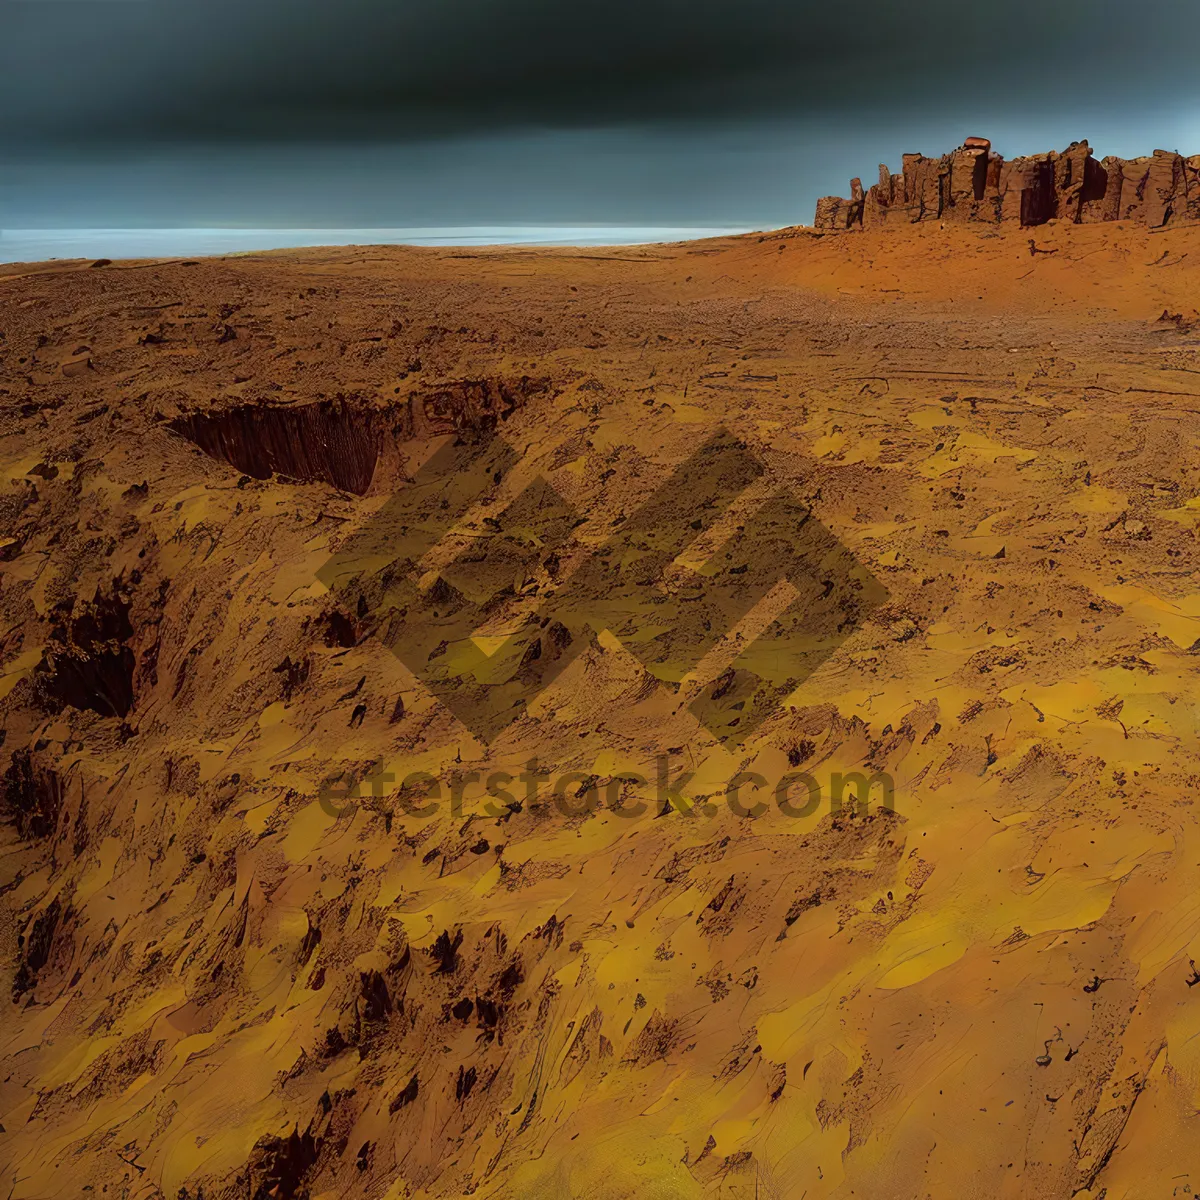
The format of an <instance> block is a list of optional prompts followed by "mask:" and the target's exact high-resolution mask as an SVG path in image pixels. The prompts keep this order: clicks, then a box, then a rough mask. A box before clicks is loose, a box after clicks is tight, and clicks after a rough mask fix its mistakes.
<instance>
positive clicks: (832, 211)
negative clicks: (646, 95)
mask: <svg viewBox="0 0 1200 1200" xmlns="http://www.w3.org/2000/svg"><path fill="white" fill-rule="evenodd" d="M980 153H982V154H983V155H984V156H985V157H986V155H987V154H988V153H989V151H988V150H987V149H983V148H982V147H980V146H974V147H972V146H967V147H966V148H965V149H964V150H963V151H962V152H959V154H960V157H959V158H958V159H954V156H950V158H951V160H953V161H950V162H949V165H948V166H947V167H946V169H945V170H944V171H943V172H942V177H943V178H944V179H946V180H948V181H949V182H947V183H944V184H939V183H937V179H938V172H937V170H936V169H935V170H934V171H933V178H934V181H935V182H934V184H933V185H931V186H933V188H934V191H933V193H932V194H933V195H935V196H936V197H940V199H939V200H938V201H937V207H936V208H935V210H934V211H930V209H929V207H928V206H926V208H925V209H923V210H921V211H919V212H917V213H916V214H915V217H916V219H913V217H914V214H913V213H912V212H911V210H910V211H909V215H908V219H897V218H882V217H881V218H879V219H877V220H875V219H872V218H871V217H870V216H868V217H867V219H866V220H863V212H864V210H866V211H867V212H868V213H870V212H875V213H876V215H878V212H879V210H880V204H879V196H880V193H879V192H878V191H875V199H874V200H872V201H871V202H870V205H869V204H868V198H867V195H866V194H865V193H862V192H861V188H860V189H859V194H858V195H856V196H852V197H851V198H850V200H848V201H839V202H837V204H833V203H832V202H831V203H826V202H822V204H823V205H824V208H822V209H821V210H819V212H818V222H817V227H815V228H808V227H795V228H789V229H783V230H780V231H777V232H773V233H767V234H753V235H746V236H741V237H731V238H724V239H717V240H710V241H699V242H690V243H679V244H672V245H658V246H644V247H619V248H595V249H586V250H570V249H545V250H540V249H520V250H513V249H504V248H496V249H471V250H423V249H412V248H399V247H391V248H379V247H342V248H331V249H323V250H298V251H286V252H277V253H262V254H251V255H242V256H234V257H228V258H213V259H201V260H188V261H183V260H174V261H118V262H94V263H93V262H79V261H64V262H51V263H43V264H36V265H30V264H11V265H8V266H4V267H0V465H2V468H3V472H2V474H3V479H2V481H0V486H2V488H3V493H2V505H3V510H2V511H3V521H2V522H0V560H2V562H0V611H2V613H3V625H2V636H0V672H2V674H0V725H2V727H3V735H2V736H3V743H2V746H0V773H2V774H3V803H4V805H5V810H6V811H5V814H4V815H5V824H3V825H2V826H0V839H2V843H0V846H2V848H0V914H2V915H0V961H2V963H3V980H2V982H3V989H4V996H3V1001H2V1002H3V1005H4V1009H5V1011H4V1017H3V1020H2V1021H0V1195H3V1196H4V1197H6V1198H8V1200H34V1198H37V1200H45V1198H50V1197H65V1196H72V1197H74V1196H89V1197H91V1196H95V1197H100V1196H104V1197H109V1198H116V1197H121V1198H129V1200H134V1198H137V1200H143V1198H146V1200H148V1198H150V1197H166V1198H169V1200H200V1198H201V1197H204V1198H205V1200H218V1198H221V1197H230V1198H232V1197H239V1198H247V1200H268V1198H272V1200H274V1198H278V1200H295V1198H299V1197H309V1198H310V1200H317V1198H319V1197H326V1198H332V1197H346V1196H356V1197H357V1196H362V1197H370V1198H372V1200H383V1198H387V1200H401V1198H405V1200H407V1198H413V1200H415V1198H417V1197H428V1198H433V1197H461V1196H467V1195H474V1196H494V1197H510V1196H511V1197H516V1196H520V1197H565V1196H572V1197H597V1198H601V1197H602V1198H606V1200H608V1198H611V1200H616V1198H618V1197H638V1198H642V1197H647V1198H648V1197H663V1198H665V1197H713V1198H716V1197H722V1198H726V1197H728V1198H740V1197H746V1198H750V1197H753V1198H759V1197H763V1198H765V1197H779V1198H795V1200H802V1198H807V1200H818V1198H821V1197H831V1198H832V1197H837V1198H846V1197H852V1196H857V1197H871V1198H872V1200H884V1198H891V1197H895V1198H909V1197H985V1196H986V1197H1039V1198H1040V1197H1070V1196H1081V1197H1089V1198H1091V1200H1100V1198H1101V1197H1107V1198H1108V1200H1118V1198H1120V1197H1166V1196H1183V1195H1190V1194H1193V1193H1194V1191H1195V1190H1196V1189H1197V1188H1200V1150H1198V1149H1197V1145H1198V1143H1197V1142H1196V1141H1195V1140H1194V1137H1195V1126H1194V1125H1193V1124H1192V1122H1193V1121H1194V1120H1195V1119H1196V1112H1197V1105H1198V1103H1200V989H1197V988H1196V986H1195V985H1196V984H1197V983H1200V967H1198V966H1197V963H1196V961H1195V960H1197V959H1200V857H1198V855H1200V824H1198V822H1197V812H1196V802H1197V794H1196V789H1197V784H1198V783H1200V748H1198V746H1197V725H1198V717H1197V705H1196V698H1195V696H1196V682H1197V678H1198V674H1200V671H1198V668H1200V658H1198V657H1197V652H1198V650H1200V579H1198V577H1197V566H1196V545H1197V536H1198V535H1197V529H1198V528H1200V356H1198V354H1197V350H1198V348H1200V330H1198V326H1200V314H1198V313H1197V311H1196V305H1197V299H1196V287H1195V282H1194V279H1193V277H1192V274H1191V272H1192V270H1194V269H1195V266H1196V264H1197V263H1200V224H1191V223H1189V222H1188V221H1186V220H1172V219H1170V213H1168V209H1169V208H1170V207H1171V205H1170V204H1169V203H1166V204H1163V205H1160V206H1159V207H1158V208H1156V209H1154V211H1153V212H1152V213H1150V214H1149V215H1148V214H1147V213H1146V212H1144V211H1142V210H1137V211H1132V210H1122V212H1125V213H1126V215H1121V213H1118V215H1117V216H1111V215H1105V216H1104V218H1103V219H1099V218H1098V219H1096V220H1094V221H1088V220H1084V219H1083V218H1082V216H1081V214H1082V212H1083V209H1082V207H1076V208H1074V209H1069V204H1072V203H1076V202H1077V204H1078V205H1079V206H1082V205H1083V204H1085V203H1091V202H1092V201H1090V200H1088V199H1087V196H1089V195H1091V193H1085V189H1084V188H1083V187H1082V184H1080V186H1079V187H1077V188H1076V189H1075V190H1074V191H1072V192H1070V193H1069V197H1068V198H1067V199H1064V196H1067V195H1068V194H1067V192H1066V191H1064V189H1065V188H1067V187H1068V186H1070V185H1071V180H1070V179H1067V178H1066V177H1065V174H1064V172H1066V170H1067V168H1065V167H1064V168H1062V169H1061V170H1060V171H1059V173H1058V174H1057V175H1056V174H1055V170H1056V168H1055V167H1053V166H1052V167H1051V169H1050V170H1049V175H1047V174H1046V172H1045V170H1041V171H1040V172H1039V171H1032V169H1031V170H1030V171H1029V172H1027V174H1026V175H1025V176H1020V178H1019V179H1018V183H1020V182H1021V180H1024V181H1025V182H1024V183H1023V184H1021V186H1022V187H1025V188H1028V187H1034V186H1037V187H1045V188H1049V189H1050V191H1049V194H1050V200H1049V201H1046V200H1044V199H1043V200H1039V202H1038V203H1039V205H1040V207H1034V208H1029V207H1026V208H1025V209H1024V210H1023V209H1022V206H1021V202H1020V201H1019V200H1018V201H1017V202H1016V203H1015V207H1014V205H1013V204H1008V206H1007V207H1006V204H1005V201H1004V199H1003V196H1002V195H1001V192H1000V190H999V189H1000V175H999V172H996V173H995V179H994V180H992V181H991V183H989V182H988V178H987V176H986V172H985V173H984V175H983V177H982V186H983V188H984V192H985V193H986V192H987V188H988V187H992V188H993V190H994V192H995V197H994V199H995V203H994V204H992V207H991V208H990V209H987V205H986V203H985V202H986V201H987V198H988V197H987V195H986V194H985V196H984V197H983V199H980V198H979V197H977V196H976V194H975V187H976V181H977V180H978V179H979V178H980V176H979V174H978V171H977V168H976V166H975V165H974V163H975V159H976V158H978V156H979V154H980ZM1069 153H1070V152H1068V155H1067V156H1064V158H1065V157H1069ZM913 157H914V158H915V157H916V156H913ZM1086 158H1087V156H1084V158H1079V155H1078V153H1076V159H1077V160H1078V161H1080V162H1082V161H1084V159H1086ZM1058 161H1059V160H1058V159H1057V158H1056V159H1055V162H1056V163H1057V162H1058ZM1071 161H1076V160H1075V159H1073V160H1071ZM1088 161H1090V159H1088ZM1172 161H1173V160H1172ZM1181 161H1183V160H1181ZM955 162H958V163H959V166H960V167H962V169H963V170H966V171H968V172H969V175H970V180H971V183H970V186H969V189H968V187H967V185H966V184H963V187H962V189H961V190H960V191H959V192H958V193H956V192H955V190H954V184H953V180H954V176H953V171H954V164H955ZM918 165H919V164H918ZM1155 170H1156V171H1158V172H1159V173H1158V174H1157V175H1155V177H1154V178H1155V179H1159V178H1160V177H1161V175H1162V168H1160V167H1155ZM1122 171H1123V172H1124V168H1122ZM1148 171H1149V168H1147V172H1148ZM1127 174H1128V172H1124V173H1123V174H1121V179H1122V180H1124V179H1125V178H1126V176H1127ZM927 177H928V172H927V173H926V175H924V176H922V177H921V178H922V180H923V181H925V182H922V183H921V187H922V189H924V188H925V186H926V182H927ZM897 178H900V177H896V176H892V177H890V178H889V182H888V192H887V197H886V202H887V203H886V206H891V207H896V206H897V205H903V204H906V203H916V201H915V200H913V199H912V198H911V197H910V198H908V199H907V200H906V199H905V198H904V196H903V194H902V192H903V189H902V188H901V191H900V192H896V191H894V190H892V181H893V180H895V179H897ZM1079 178H1081V176H1078V177H1077V178H1076V179H1075V183H1079ZM1172 178H1173V177H1172ZM1047 179H1049V182H1047ZM1181 179H1182V182H1180V183H1179V184H1178V187H1179V188H1182V189H1183V192H1182V193H1179V194H1190V193H1187V188H1188V186H1189V184H1188V179H1189V176H1188V174H1187V171H1186V170H1183V171H1182V175H1181ZM1008 181H1009V177H1006V186H1007V183H1008ZM1029 181H1032V182H1029ZM1056 181H1057V182H1056ZM1013 186H1014V187H1016V186H1017V185H1015V184H1014V185H1013ZM1122 186H1124V184H1123V183H1122ZM1131 186H1133V187H1134V188H1135V190H1136V187H1137V186H1138V184H1137V180H1135V181H1134V184H1133V185H1131ZM1171 186H1172V187H1174V186H1176V185H1175V184H1172V185H1171ZM1105 187H1106V188H1107V184H1106V185H1105ZM943 189H944V190H943ZM873 190H874V189H873ZM1018 190H1020V188H1018ZM1193 190H1195V189H1194V185H1193ZM1118 193H1119V189H1118ZM926 194H927V193H926V192H925V191H924V190H923V191H922V195H926ZM956 194H957V195H960V196H963V197H969V201H964V202H963V203H965V204H967V205H968V206H969V207H971V212H972V214H973V215H972V216H971V217H970V219H958V218H959V217H962V216H963V215H964V214H963V209H962V205H961V204H960V209H959V212H958V213H957V215H956V214H955V213H954V212H952V211H950V210H951V208H953V205H952V204H950V203H949V201H951V200H953V199H954V197H955V195H956ZM1171 194H1172V195H1175V194H1176V193H1171ZM1119 199H1120V196H1119V194H1118V200H1119ZM980 204H984V208H985V209H986V212H985V213H984V215H983V216H980V212H981V210H980V209H979V208H978V205H980ZM837 205H841V206H842V207H840V208H839V207H837ZM1047 205H1049V207H1047ZM847 206H849V208H848V207H847ZM855 206H857V207H855ZM849 209H854V212H856V213H857V217H856V216H855V215H854V212H850V211H849ZM1173 211H1174V212H1176V213H1178V212H1183V213H1184V214H1185V215H1186V213H1187V211H1188V210H1187V208H1186V205H1184V206H1183V207H1180V205H1179V203H1178V202H1175V207H1174V210H1173ZM1051 214H1057V215H1051ZM859 225H861V226H862V228H861V229H860V228H857V226H859ZM835 229H838V230H841V231H839V232H835V231H834V230H835ZM846 230H850V231H848V232H847V231H846ZM1193 256H1195V257H1193ZM1194 377H1195V378H1194ZM797 547H800V550H799V551H798V550H797ZM797 553H798V554H799V557H798V558H796V559H795V561H793V559H792V558H791V557H789V556H790V555H793V554H797ZM806 564H807V565H806ZM806 589H807V590H806ZM822 605H824V607H822ZM814 614H817V615H818V616H819V619H818V616H814ZM822 614H823V615H822ZM811 621H815V625H813V624H811ZM806 622H810V623H808V624H806ZM797 663H799V664H800V665H799V666H798V665H797ZM494 697H501V699H502V702H501V701H500V700H494V699H493V698H494ZM530 763H536V768H535V769H534V778H535V779H537V780H540V779H542V778H543V776H544V778H545V779H546V780H547V782H546V783H545V784H544V785H543V784H540V783H531V784H530V785H529V788H528V791H526V789H525V787H524V786H523V785H521V784H513V785H512V786H511V787H509V788H508V789H507V791H506V793H505V794H504V795H503V796H502V797H501V798H500V799H499V801H497V794H496V792H495V791H489V790H488V782H489V780H490V779H492V778H494V776H495V774H496V773H502V774H505V775H506V776H507V777H508V779H510V780H512V779H520V778H521V772H522V771H525V770H529V769H530V768H529V767H528V764H530ZM855 774H857V775H859V776H861V777H862V778H864V779H866V780H868V781H870V780H873V779H876V778H878V779H883V778H886V779H887V780H890V781H891V786H892V791H891V793H890V795H887V796H885V793H884V791H883V790H881V788H879V787H873V788H872V790H871V792H870V795H869V796H868V797H866V802H864V803H858V802H857V798H856V797H855V796H854V795H853V794H852V792H853V789H852V790H851V793H848V794H847V795H848V796H849V798H848V799H846V800H845V802H844V803H842V804H841V805H840V806H839V805H838V804H837V803H835V802H834V800H833V795H832V793H833V783H832V780H833V778H834V776H835V775H838V776H840V777H841V778H842V779H843V781H844V780H846V779H849V778H850V777H851V776H853V775H855ZM638 776H641V777H642V780H643V781H644V782H642V783H640V784H639V783H638V782H637V778H636V777H638ZM789 776H791V777H792V778H799V777H800V776H805V777H807V778H808V779H811V780H815V781H816V782H817V783H818V784H819V785H820V786H821V788H822V793H821V796H820V797H819V802H817V801H814V803H813V804H811V805H805V806H799V803H798V801H797V803H796V805H793V806H792V809H793V811H790V812H789V811H788V810H787V809H786V808H785V807H784V806H781V805H780V803H778V796H779V793H778V791H777V788H776V782H777V781H779V780H783V779H785V778H788V777H789ZM664 778H665V781H666V787H665V788H664V787H663V786H662V785H663V782H664ZM422 779H424V781H425V782H424V783H421V780H422ZM556 780H557V781H560V782H561V781H563V780H567V781H568V782H567V783H563V784H562V786H561V787H557V786H556V785H555V784H554V781H556ZM733 781H738V782H737V784H736V787H735V786H734V784H733ZM551 787H555V788H556V790H555V793H554V795H553V796H552V795H551V794H550V792H549V790H548V789H550V788H551ZM731 788H732V796H731ZM885 799H886V800H887V801H889V802H884V800H885ZM435 800H436V801H438V802H437V803H436V804H435V803H434V801H435ZM639 801H641V810H640V812H638V813H636V815H635V813H634V809H635V807H636V806H637V803H638V802H639ZM759 802H760V803H759ZM626 806H627V808H626Z"/></svg>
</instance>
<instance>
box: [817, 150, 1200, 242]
mask: <svg viewBox="0 0 1200 1200" xmlns="http://www.w3.org/2000/svg"><path fill="white" fill-rule="evenodd" d="M1052 219H1058V220H1060V221H1067V222H1070V223H1072V224H1091V223H1093V222H1097V221H1138V222H1143V223H1145V224H1146V225H1148V226H1150V227H1152V228H1158V227H1161V226H1165V225H1174V224H1178V223H1180V222H1184V221H1196V220H1200V155H1192V156H1191V157H1190V158H1184V157H1183V156H1182V155H1181V154H1177V153H1174V152H1173V151H1168V150H1155V151H1154V153H1153V154H1152V155H1150V156H1149V157H1147V158H1131V159H1124V158H1115V157H1111V156H1110V157H1107V158H1105V159H1103V160H1101V161H1099V162H1097V161H1096V159H1095V158H1093V157H1092V148H1091V147H1090V146H1089V145H1088V144H1087V142H1072V143H1071V144H1070V145H1069V146H1068V147H1067V148H1066V149H1065V150H1062V151H1056V150H1054V151H1050V152H1049V153H1047V154H1035V155H1030V156H1028V157H1025V158H1014V159H1012V160H1011V161H1008V162H1006V161H1005V160H1004V158H1003V157H1002V156H1001V155H999V154H997V153H995V151H993V150H992V146H991V142H989V141H988V140H987V139H986V138H977V137H970V138H967V140H966V141H965V142H964V143H963V144H962V145H961V146H960V147H959V148H958V149H957V150H954V151H952V152H951V153H950V154H943V155H942V156H941V158H926V157H925V156H924V155H923V154H906V155H904V159H903V167H902V168H901V171H900V174H898V175H893V174H892V173H891V172H890V171H889V170H888V168H887V167H886V166H883V165H880V168H879V182H878V183H876V184H873V185H872V186H871V187H870V188H869V189H867V190H866V191H865V192H864V191H863V186H862V182H861V180H859V179H852V180H851V181H850V197H849V199H842V198H840V197H837V196H825V197H823V198H822V199H820V200H818V201H817V213H816V219H815V221H814V224H815V226H816V228H817V229H820V230H824V231H828V232H834V231H840V230H848V229H859V228H871V227H875V226H880V225H893V224H900V225H906V224H915V223H916V222H918V221H970V222H974V221H982V222H984V223H986V224H990V225H999V224H1016V225H1020V226H1032V225H1042V224H1044V223H1045V222H1046V221H1049V220H1052Z"/></svg>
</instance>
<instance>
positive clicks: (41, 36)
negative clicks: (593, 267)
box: [0, 0, 1200, 227]
mask: <svg viewBox="0 0 1200 1200" xmlns="http://www.w3.org/2000/svg"><path fill="white" fill-rule="evenodd" d="M1197 33H1200V6H1197V5H1195V4H1193V3H1191V2H1190V0H1139V3H1137V4H1132V3H1129V2H1128V0H1122V2H1120V3H1118V2H1117V0H990V2H989V3H987V4H982V3H978V2H977V0H954V2H951V0H921V2H920V3H911V2H909V0H855V3H853V4H848V3H839V2H838V0H822V2H820V3H813V2H810V0H557V2H556V0H329V2H318V0H202V2H201V0H0V156H2V162H0V166H2V167H3V172H2V174H0V221H2V222H3V223H4V224H7V225H8V226H10V227H12V226H14V225H22V224H24V225H27V224H38V223H42V224H46V223H49V224H57V223H66V224H85V225H88V224H90V225H111V224H167V225H170V224H183V225H194V224H252V225H253V224H273V225H274V224H278V225H296V224H301V225H304V224H317V225H339V224H341V225H360V226H361V225H386V226H397V225H405V226H411V225H420V224H436V225H447V224H497V223H506V222H510V223H511V222H526V221H527V222H561V223H572V222H577V221H596V222H609V223H620V222H643V223H644V222H650V223H658V224H690V223H695V224H708V225H714V224H716V225H725V224H733V225H746V226H752V227H761V226H764V225H778V224H783V223H796V222H806V221H809V220H810V219H811V216H812V206H813V202H814V201H815V199H816V197H817V196H818V195H822V194H825V193H827V192H829V191H831V190H832V191H836V192H839V193H842V192H844V191H845V187H846V178H847V177H848V176H849V175H850V174H852V173H853V174H861V175H862V176H864V178H870V177H871V176H872V175H873V174H874V170H875V166H876V164H877V163H878V162H879V161H881V160H882V161H887V162H889V163H890V164H891V165H893V166H898V164H899V157H900V154H901V153H902V152H904V151H907V150H914V149H919V150H923V151H925V152H927V153H940V152H942V151H944V150H946V149H949V148H951V147H952V146H953V145H955V144H957V143H958V142H959V141H961V139H962V137H964V136H966V135H967V134H968V133H981V134H983V135H985V136H991V137H992V139H993V141H994V142H995V143H996V145H997V148H998V149H1000V150H1001V151H1002V152H1004V153H1006V154H1009V155H1012V154H1017V153H1022V152H1028V151H1032V150H1039V149H1048V148H1050V146H1051V145H1062V144H1065V143H1066V142H1067V141H1070V140H1072V139H1073V138H1077V137H1088V138H1090V140H1091V141H1092V144H1093V145H1094V146H1095V147H1096V149H1097V152H1098V153H1100V154H1104V153H1122V154H1130V155H1132V154H1136V153H1148V152H1149V151H1150V150H1153V149H1155V148H1157V147H1158V146H1164V147H1167V148H1175V147H1176V146H1178V148H1180V149H1183V150H1185V151H1189V150H1200V127H1198V126H1200V121H1197V120H1196V118H1195V117H1194V116H1193V113H1196V112H1200V109H1197V106H1196V100H1197V95H1196V93H1197V90H1200V89H1198V88H1197V85H1196V84H1195V83H1194V80H1195V78H1196V74H1197V73H1196V68H1195V49H1194V48H1195V45H1196V44H1197V43H1196V34H1197ZM1047 139H1049V140H1047Z"/></svg>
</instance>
